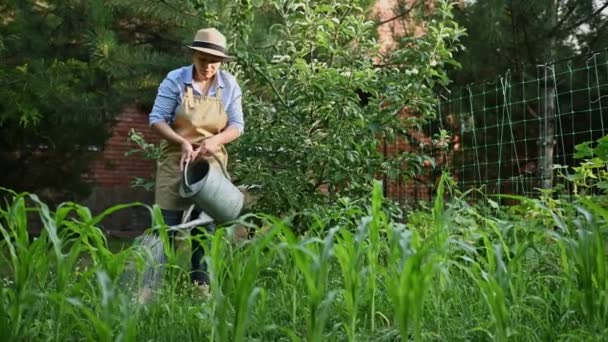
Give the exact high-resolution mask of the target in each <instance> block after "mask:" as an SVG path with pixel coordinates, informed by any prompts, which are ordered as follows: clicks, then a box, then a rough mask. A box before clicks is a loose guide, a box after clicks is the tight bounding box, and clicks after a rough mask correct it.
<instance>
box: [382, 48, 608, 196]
mask: <svg viewBox="0 0 608 342" xmlns="http://www.w3.org/2000/svg"><path fill="white" fill-rule="evenodd" d="M437 109H438V110H437V113H438V115H437V119H436V120H434V121H432V122H430V123H429V124H428V125H426V126H425V127H424V128H423V133H424V134H423V135H422V136H424V137H425V138H424V139H422V138H420V137H419V135H415V134H413V135H412V136H409V137H408V139H407V140H408V145H409V149H410V150H417V151H419V152H427V153H432V154H433V155H434V156H435V157H436V159H437V166H436V167H435V168H434V169H431V168H429V169H427V171H426V172H425V173H424V174H423V175H421V176H420V177H417V178H416V179H414V180H412V181H409V182H407V183H398V184H392V185H391V186H389V188H388V189H387V190H388V192H389V196H391V197H393V198H396V199H398V200H399V201H401V202H411V201H418V200H423V199H430V198H432V196H433V193H434V190H435V186H436V182H437V178H438V174H440V173H441V170H448V171H449V172H450V173H451V174H452V176H453V177H454V179H455V180H456V181H457V183H458V185H459V188H460V189H461V190H467V189H470V188H482V189H485V192H487V193H493V194H495V193H502V194H517V195H525V196H535V195H538V193H539V189H546V188H553V187H556V186H560V185H561V186H563V187H564V188H565V190H567V191H571V190H572V189H570V188H569V185H568V183H566V182H564V181H563V179H562V178H560V177H555V175H554V174H555V172H554V166H555V165H557V164H559V165H567V166H570V167H572V166H575V165H577V161H576V160H575V159H574V152H575V149H574V147H575V146H576V145H577V144H580V143H583V142H586V141H592V140H593V141H594V140H597V139H599V138H600V137H602V136H604V135H606V131H607V129H608V126H607V125H608V50H603V51H600V52H597V53H593V54H590V55H585V56H576V57H573V58H570V59H567V60H561V61H557V62H551V63H547V64H544V65H538V66H537V67H536V70H535V72H534V71H533V72H530V71H529V69H528V71H526V70H522V71H518V72H507V73H506V74H504V75H502V76H500V77H497V78H496V79H495V80H494V81H493V82H486V83H481V84H476V85H470V86H467V87H461V88H458V89H455V90H453V91H452V92H451V93H450V94H449V95H447V96H441V97H440V101H438V108H437ZM442 130H443V135H447V136H449V141H450V143H449V145H448V146H447V148H444V149H438V148H437V146H433V144H429V143H428V142H429V140H434V141H439V140H440V139H432V138H433V137H438V136H441V134H442ZM428 138H431V139H428Z"/></svg>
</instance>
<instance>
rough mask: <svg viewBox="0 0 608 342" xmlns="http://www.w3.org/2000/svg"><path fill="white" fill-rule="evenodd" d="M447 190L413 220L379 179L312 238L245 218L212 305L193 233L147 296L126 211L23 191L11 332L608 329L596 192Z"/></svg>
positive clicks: (12, 335) (219, 235) (13, 243)
mask: <svg viewBox="0 0 608 342" xmlns="http://www.w3.org/2000/svg"><path fill="white" fill-rule="evenodd" d="M437 195H438V196H437V200H436V201H435V202H434V203H433V206H432V207H431V208H429V209H420V210H417V211H412V212H409V213H408V215H407V222H405V223H403V222H402V223H399V222H394V221H393V220H392V219H391V217H390V216H389V215H388V213H387V211H386V210H384V204H383V202H384V199H383V198H382V192H381V186H380V185H379V184H377V185H376V186H375V189H374V192H373V194H372V196H371V197H372V198H371V201H370V202H371V205H370V206H361V207H359V208H357V209H356V210H355V211H354V212H356V213H358V214H357V215H358V216H357V219H356V220H354V223H353V224H349V223H344V224H338V225H337V226H334V225H331V224H330V223H329V222H330V221H331V222H334V221H332V220H329V219H327V218H324V217H317V218H315V219H314V220H312V222H314V223H313V224H312V226H311V227H310V229H309V230H308V231H307V233H305V234H303V235H296V234H295V233H294V232H293V231H292V229H291V227H290V226H289V223H288V221H285V220H280V219H278V218H275V217H272V216H268V215H249V216H246V217H243V218H242V219H241V224H247V225H250V226H251V225H252V224H253V223H252V222H254V221H255V222H262V223H263V225H264V226H265V227H266V229H264V230H263V231H264V232H263V233H261V232H260V233H258V234H256V235H255V236H254V238H252V239H250V240H246V241H242V242H238V243H235V242H234V241H233V239H232V238H231V237H230V233H231V229H232V228H231V227H226V228H224V229H220V230H218V231H217V232H216V234H215V235H214V236H212V237H210V238H209V239H208V240H206V243H207V248H208V250H209V253H208V257H207V261H208V263H209V268H210V271H211V277H212V283H211V288H212V294H213V295H212V297H211V298H210V299H209V300H203V299H201V298H198V297H197V296H196V295H195V292H194V291H193V288H192V287H191V286H190V285H189V282H188V274H187V269H186V267H185V266H187V243H186V244H185V245H184V246H185V248H182V249H180V250H179V251H178V253H177V254H173V253H172V252H171V251H168V253H169V265H168V267H166V268H165V271H164V278H163V279H164V281H163V286H162V287H161V288H159V289H158V290H157V292H156V293H155V296H154V300H153V301H152V302H150V303H147V304H146V305H139V304H138V303H137V301H136V300H134V297H135V295H136V293H137V289H138V288H139V287H140V285H141V281H142V279H141V278H142V277H141V274H142V271H143V267H144V264H145V259H146V253H145V251H142V250H141V249H139V248H137V247H135V246H134V245H132V244H131V243H130V242H128V241H108V240H106V239H105V238H104V236H103V234H102V231H101V230H100V229H98V228H96V225H97V224H98V222H99V221H100V220H101V219H102V217H103V216H104V215H107V214H108V213H110V212H112V210H120V208H121V207H117V208H113V209H112V210H110V211H108V212H106V213H104V214H102V215H100V216H96V217H94V216H92V215H91V214H90V212H89V211H88V209H86V208H84V207H81V206H79V205H77V204H73V203H66V204H64V205H62V206H60V207H59V208H57V209H56V210H55V211H51V210H49V208H47V207H46V205H45V204H44V203H42V202H40V201H39V200H38V199H37V198H36V197H35V196H33V195H29V194H15V193H13V194H12V198H13V200H12V201H11V202H10V203H7V204H6V205H4V206H2V207H1V208H0V234H1V235H2V238H3V240H2V241H0V246H1V247H0V248H1V249H2V250H3V251H5V253H3V254H2V258H3V260H2V263H3V264H4V265H5V266H4V273H3V279H2V283H1V287H0V291H1V292H2V294H1V297H0V298H1V299H0V340H37V339H53V340H82V339H84V340H95V341H99V340H100V341H110V340H112V341H114V340H121V341H135V340H163V341H164V340H181V339H185V340H216V341H245V340H246V341H270V340H272V341H282V340H283V341H301V340H306V341H325V340H339V341H369V340H374V341H398V340H416V341H427V340H442V341H444V340H499V341H505V340H522V341H523V340H525V341H530V340H532V341H536V340H538V341H545V340H602V339H605V338H606V336H608V328H606V327H607V326H608V276H607V271H608V270H607V266H606V265H607V264H606V261H607V260H606V259H607V249H606V236H607V232H608V225H607V223H606V222H607V218H608V211H607V209H606V208H603V207H601V206H598V205H596V204H595V203H597V201H595V200H594V199H593V198H588V197H582V196H581V197H579V198H577V199H576V200H574V201H573V202H565V201H561V202H559V203H556V202H554V200H552V199H551V198H549V197H545V198H540V199H527V198H517V200H519V201H520V202H521V204H520V205H518V206H514V207H510V208H501V207H499V206H497V205H495V203H494V204H493V205H492V206H487V207H486V206H482V207H475V206H472V205H471V204H469V203H468V202H467V201H466V197H467V195H468V194H466V193H465V194H461V193H459V192H458V191H457V190H456V189H454V188H453V187H452V185H451V183H450V182H449V179H448V178H447V177H444V178H443V179H442V182H441V184H440V186H439V188H438V194H437ZM448 195H449V196H448ZM444 197H445V198H446V199H445V200H444ZM448 197H449V200H448V199H447V198H448ZM123 207H124V206H123ZM150 211H151V215H153V217H154V219H155V221H154V222H158V224H157V225H156V226H155V227H153V229H159V230H160V231H162V229H163V225H162V224H160V222H161V218H160V213H159V211H158V209H157V208H150ZM30 212H36V213H37V214H38V215H39V216H40V217H41V219H42V220H43V222H44V226H45V228H44V230H43V232H42V233H41V235H40V237H38V238H37V239H30V237H29V236H28V233H27V219H26V217H27V214H28V213H30ZM344 222H347V221H344ZM252 228H254V229H256V227H252ZM161 236H165V237H166V235H165V234H161ZM186 242H187V240H186ZM83 255H86V256H87V257H86V259H83Z"/></svg>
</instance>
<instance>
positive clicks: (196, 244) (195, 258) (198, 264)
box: [161, 209, 215, 284]
mask: <svg viewBox="0 0 608 342" xmlns="http://www.w3.org/2000/svg"><path fill="white" fill-rule="evenodd" d="M161 212H162V214H163V219H164V220H165V223H166V224H167V225H169V226H175V225H178V224H180V223H181V221H182V216H183V211H181V210H165V209H161ZM198 214H199V213H198V212H196V211H193V212H192V217H194V218H195V217H198ZM205 231H207V232H208V233H213V232H214V231H215V225H214V224H213V223H211V224H209V225H206V226H205V227H196V228H192V230H191V231H190V235H191V236H192V240H191V241H192V254H191V255H190V264H191V271H190V279H191V280H192V282H196V283H198V284H209V274H208V273H207V263H205V261H204V260H203V258H204V256H205V250H204V249H203V246H202V244H201V242H202V241H201V239H203V238H204V236H205V234H204V232H205ZM176 233H177V232H174V231H173V232H170V234H169V241H170V243H171V247H175V235H176Z"/></svg>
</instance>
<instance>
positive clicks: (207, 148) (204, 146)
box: [192, 137, 220, 159]
mask: <svg viewBox="0 0 608 342" xmlns="http://www.w3.org/2000/svg"><path fill="white" fill-rule="evenodd" d="M219 150H220V144H219V143H218V141H217V140H216V139H214V137H211V138H207V139H205V140H203V141H201V145H200V146H199V147H198V148H197V149H196V150H194V152H193V153H192V159H195V158H196V157H197V156H198V155H199V154H200V155H202V156H206V157H210V156H212V155H214V154H215V153H216V152H218V151H219Z"/></svg>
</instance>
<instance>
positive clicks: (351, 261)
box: [334, 225, 367, 341]
mask: <svg viewBox="0 0 608 342" xmlns="http://www.w3.org/2000/svg"><path fill="white" fill-rule="evenodd" d="M365 228H366V226H365V225H359V227H358V229H357V233H356V234H353V233H351V232H350V231H348V230H345V229H342V230H340V232H339V233H338V238H337V240H336V245H335V247H334V253H335V255H336V259H337V260H338V263H339V265H340V270H341V271H342V279H343V281H344V289H343V291H342V292H343V295H344V299H345V304H346V311H347V313H348V317H347V318H346V320H345V321H344V328H345V330H346V332H347V336H348V340H349V341H355V337H356V331H357V330H356V329H357V323H358V322H357V320H358V314H359V302H360V296H362V287H363V284H364V283H365V280H366V279H365V278H366V276H367V275H366V273H367V270H366V269H364V261H365V254H364V252H363V249H364V248H363V246H364V242H365V238H366V237H367V234H366V233H367V231H366V229H365Z"/></svg>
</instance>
